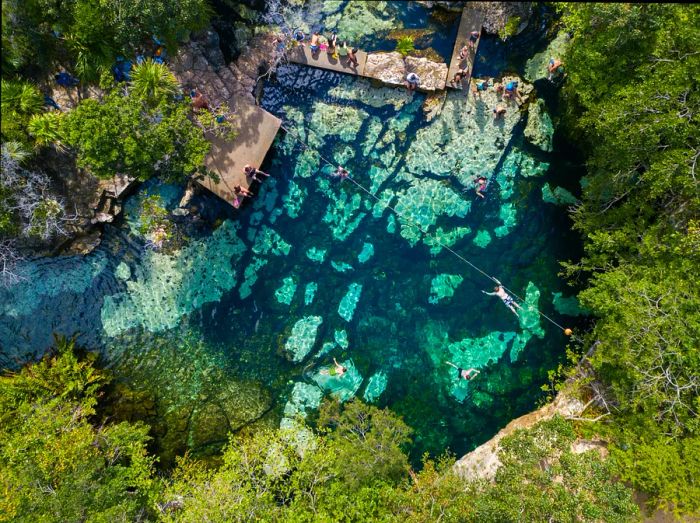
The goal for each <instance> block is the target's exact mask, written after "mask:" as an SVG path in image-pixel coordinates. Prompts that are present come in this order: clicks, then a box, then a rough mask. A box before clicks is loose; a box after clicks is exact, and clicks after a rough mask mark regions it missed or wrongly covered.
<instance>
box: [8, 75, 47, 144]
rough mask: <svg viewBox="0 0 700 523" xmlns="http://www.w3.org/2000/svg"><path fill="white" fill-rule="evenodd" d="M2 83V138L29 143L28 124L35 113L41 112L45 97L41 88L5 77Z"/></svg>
mask: <svg viewBox="0 0 700 523" xmlns="http://www.w3.org/2000/svg"><path fill="white" fill-rule="evenodd" d="M0 85H1V86H2V96H1V97H0V99H1V101H0V104H1V105H2V107H1V110H2V113H1V119H0V121H1V122H2V124H1V125H2V140H3V142H4V141H16V142H18V143H21V144H24V145H27V144H29V143H31V140H30V138H29V135H28V132H27V125H28V123H29V120H30V118H31V117H32V116H33V115H37V114H39V113H40V112H41V110H42V107H43V105H44V98H43V96H42V95H41V93H40V92H39V89H37V87H36V86H35V85H32V84H31V83H29V82H25V81H12V80H5V79H3V80H2V82H1V83H0Z"/></svg>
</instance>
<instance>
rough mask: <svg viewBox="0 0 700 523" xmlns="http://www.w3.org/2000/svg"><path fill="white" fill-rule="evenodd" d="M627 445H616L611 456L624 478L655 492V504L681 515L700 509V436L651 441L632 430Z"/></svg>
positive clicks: (645, 489)
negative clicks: (633, 432)
mask: <svg viewBox="0 0 700 523" xmlns="http://www.w3.org/2000/svg"><path fill="white" fill-rule="evenodd" d="M624 449H626V450H623V447H617V446H616V447H614V448H613V450H612V453H611V458H612V459H613V460H614V461H615V462H616V464H617V466H618V469H619V470H620V474H621V477H622V479H623V480H625V481H629V482H630V483H631V484H632V485H634V486H635V488H638V489H640V490H642V491H643V492H646V493H647V494H649V495H650V496H651V499H650V500H649V502H650V504H651V505H652V506H653V507H660V508H663V509H664V510H668V511H673V512H675V513H676V514H677V515H679V516H680V515H682V514H697V513H698V512H699V511H700V480H698V478H700V437H698V436H694V437H690V438H684V439H681V440H673V439H670V438H667V437H660V438H659V439H654V440H651V441H649V440H648V439H647V438H644V439H641V440H638V439H637V437H636V435H634V434H629V438H627V441H626V442H625V443H624Z"/></svg>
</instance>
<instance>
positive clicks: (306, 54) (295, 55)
mask: <svg viewBox="0 0 700 523" xmlns="http://www.w3.org/2000/svg"><path fill="white" fill-rule="evenodd" d="M355 57H356V58H357V62H358V64H357V66H356V67H355V66H353V65H352V64H351V63H350V61H349V60H348V57H347V56H341V57H339V58H338V59H337V60H336V59H335V58H332V57H331V55H329V54H328V52H327V51H318V52H316V53H312V52H311V49H310V48H309V45H308V43H307V44H306V45H305V46H304V47H301V46H298V47H295V48H294V49H292V50H291V51H289V53H287V58H288V59H289V61H290V62H293V63H295V64H302V65H310V66H312V67H318V68H319V69H326V70H328V71H337V72H340V73H348V74H354V75H356V76H364V70H365V63H367V53H365V52H364V51H358V52H357V53H356V55H355Z"/></svg>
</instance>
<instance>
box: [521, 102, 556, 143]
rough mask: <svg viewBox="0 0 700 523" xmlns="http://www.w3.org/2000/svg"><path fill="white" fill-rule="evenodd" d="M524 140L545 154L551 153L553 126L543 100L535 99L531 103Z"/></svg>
mask: <svg viewBox="0 0 700 523" xmlns="http://www.w3.org/2000/svg"><path fill="white" fill-rule="evenodd" d="M524 134H525V138H527V140H528V141H529V142H530V143H531V144H532V145H535V146H537V147H539V148H540V149H542V150H543V151H545V152H552V150H553V146H552V138H553V135H554V126H553V125H552V119H551V118H550V117H549V114H547V110H546V109H545V106H544V100H542V99H537V100H535V102H534V103H531V104H530V106H529V107H528V111H527V126H526V127H525V133H524Z"/></svg>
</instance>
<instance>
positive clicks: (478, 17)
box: [447, 7, 484, 89]
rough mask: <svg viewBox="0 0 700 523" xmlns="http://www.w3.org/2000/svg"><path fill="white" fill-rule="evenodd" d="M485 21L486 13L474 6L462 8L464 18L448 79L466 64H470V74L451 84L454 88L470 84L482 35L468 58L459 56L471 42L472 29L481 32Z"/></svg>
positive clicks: (453, 51)
mask: <svg viewBox="0 0 700 523" xmlns="http://www.w3.org/2000/svg"><path fill="white" fill-rule="evenodd" d="M483 23H484V14H483V12H481V11H478V10H476V9H473V8H469V7H465V8H464V9H463V10H462V18H461V20H460V22H459V29H457V38H456V39H455V47H454V49H453V50H452V60H451V61H450V69H449V71H448V72H447V81H448V82H449V81H450V80H452V79H453V78H454V77H455V73H457V71H459V70H460V69H464V66H465V65H467V66H469V75H468V76H466V77H465V78H462V81H461V82H459V83H456V84H455V85H450V84H449V83H448V85H450V87H452V88H454V89H462V88H463V87H464V86H465V85H469V82H470V80H471V77H472V71H473V70H474V58H475V57H476V53H477V51H478V50H479V42H481V37H479V39H478V40H477V41H476V45H474V49H470V50H469V55H468V56H467V58H466V59H464V60H462V59H461V58H460V57H459V50H460V49H461V48H462V47H463V46H465V45H467V43H468V42H469V34H470V33H471V32H472V31H478V32H479V34H481V27H482V25H483Z"/></svg>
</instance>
